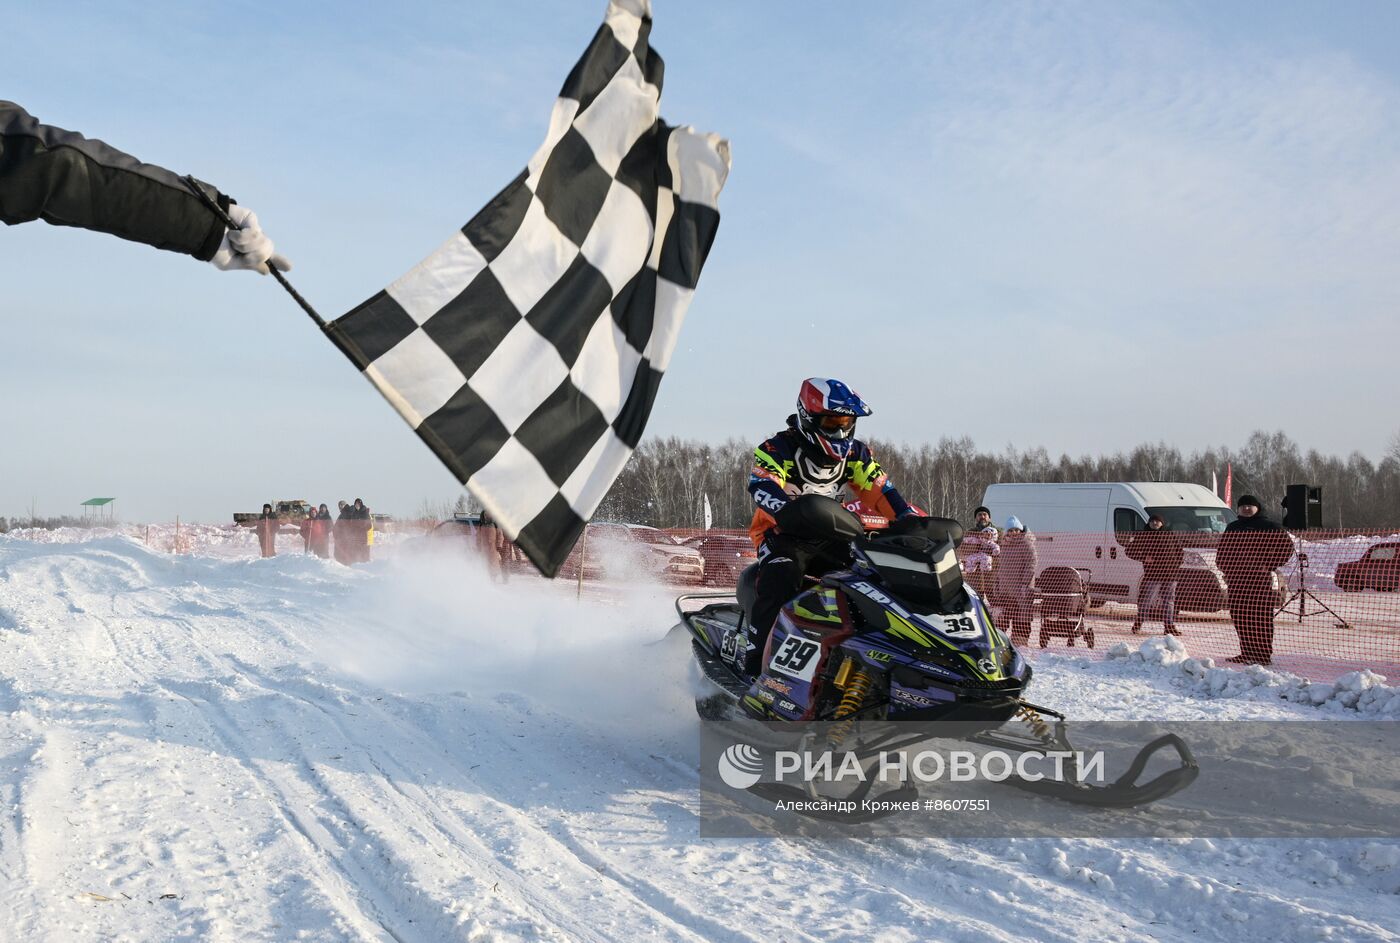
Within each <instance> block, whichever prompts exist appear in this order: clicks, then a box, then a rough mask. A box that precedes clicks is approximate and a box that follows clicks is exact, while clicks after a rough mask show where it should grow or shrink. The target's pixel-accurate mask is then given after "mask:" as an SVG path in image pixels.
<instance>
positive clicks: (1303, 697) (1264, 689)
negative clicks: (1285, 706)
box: [1108, 635, 1400, 719]
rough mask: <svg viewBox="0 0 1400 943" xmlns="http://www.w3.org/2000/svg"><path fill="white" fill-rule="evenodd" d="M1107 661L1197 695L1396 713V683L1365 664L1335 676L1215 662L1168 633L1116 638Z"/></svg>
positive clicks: (1399, 698) (1399, 714)
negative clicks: (1134, 641) (1137, 639)
mask: <svg viewBox="0 0 1400 943" xmlns="http://www.w3.org/2000/svg"><path fill="white" fill-rule="evenodd" d="M1108 658H1109V660H1110V661H1119V662H1126V663H1128V664H1140V665H1143V666H1144V667H1145V668H1146V669H1149V670H1151V671H1155V672H1157V673H1160V674H1161V675H1162V677H1163V678H1164V679H1166V680H1167V681H1169V682H1171V683H1173V684H1176V685H1178V686H1182V687H1185V688H1186V690H1187V692H1188V693H1190V694H1192V695H1194V696H1197V697H1208V698H1234V697H1258V696H1264V697H1278V698H1282V699H1284V700H1287V701H1291V702H1292V703H1295V704H1303V705H1312V706H1314V707H1318V708H1322V709H1324V710H1354V711H1356V712H1357V713H1358V714H1362V715H1366V716H1368V717H1374V718H1386V719H1389V718H1392V717H1393V718H1400V688H1397V687H1393V686H1389V685H1387V684H1386V683H1385V682H1386V677H1385V676H1384V675H1379V674H1376V673H1375V672H1373V671H1367V670H1365V669H1363V670H1361V671H1350V672H1347V673H1346V674H1344V675H1342V676H1341V677H1340V678H1338V679H1337V680H1336V681H1331V682H1325V681H1308V680H1307V679H1306V678H1300V677H1298V676H1297V675H1295V674H1291V673H1289V672H1286V671H1278V670H1275V669H1270V668H1265V667H1263V666H1262V665H1250V666H1249V667H1248V668H1246V669H1244V670H1236V669H1233V668H1221V667H1218V666H1217V665H1216V664H1215V659H1213V658H1195V657H1192V655H1191V653H1190V652H1188V651H1187V649H1186V646H1185V645H1184V644H1183V643H1182V642H1181V640H1180V639H1178V638H1176V637H1174V636H1170V635H1168V636H1164V637H1162V638H1153V639H1149V640H1147V641H1146V642H1144V643H1143V644H1142V645H1141V646H1140V647H1139V648H1137V649H1136V650H1134V649H1133V648H1132V646H1130V645H1129V644H1128V643H1126V642H1119V643H1118V644H1117V645H1114V646H1113V647H1112V648H1110V649H1109V650H1108Z"/></svg>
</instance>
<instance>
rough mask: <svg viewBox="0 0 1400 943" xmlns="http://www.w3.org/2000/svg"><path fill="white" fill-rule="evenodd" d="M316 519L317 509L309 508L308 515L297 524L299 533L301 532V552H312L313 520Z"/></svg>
mask: <svg viewBox="0 0 1400 943" xmlns="http://www.w3.org/2000/svg"><path fill="white" fill-rule="evenodd" d="M314 520H316V509H315V508H307V509H306V515H305V516H304V517H303V518H302V519H301V522H300V523H299V524H298V525H297V533H299V534H301V552H302V553H310V552H311V522H312V521H314Z"/></svg>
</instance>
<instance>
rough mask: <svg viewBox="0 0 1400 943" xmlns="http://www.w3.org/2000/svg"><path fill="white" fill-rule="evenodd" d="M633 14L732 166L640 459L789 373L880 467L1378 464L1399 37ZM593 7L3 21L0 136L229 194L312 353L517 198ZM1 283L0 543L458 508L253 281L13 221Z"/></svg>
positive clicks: (1343, 7) (48, 13) (1266, 11)
mask: <svg viewBox="0 0 1400 943" xmlns="http://www.w3.org/2000/svg"><path fill="white" fill-rule="evenodd" d="M654 6H655V16H656V24H655V27H654V31H653V42H654V45H655V46H656V48H657V49H659V50H660V52H661V53H662V55H663V56H664V57H665V58H666V61H667V71H666V89H665V93H664V95H663V98H662V113H663V114H664V115H665V116H666V118H667V119H668V120H670V121H671V122H673V123H689V124H694V125H696V126H697V127H699V128H701V129H704V130H712V131H717V132H720V133H721V134H724V135H725V136H726V137H728V138H730V140H731V142H732V147H733V155H734V165H733V170H732V172H731V174H730V178H729V183H728V186H727V187H726V189H725V192H724V194H723V196H722V197H721V210H722V213H723V223H722V224H721V227H720V233H719V238H718V239H717V241H716V244H715V248H714V250H713V252H712V254H711V257H710V261H709V264H708V265H707V267H706V270H705V275H704V278H703V279H702V281H701V285H700V290H699V292H698V294H697V295H696V299H695V302H694V304H693V306H692V307H691V311H690V316H689V318H688V320H687V323H686V328H685V331H684V333H683V334H682V336H681V341H680V347H679V348H678V350H677V352H676V355H675V357H674V359H673V361H672V365H671V370H670V372H669V374H668V377H667V380H666V383H665V384H664V385H663V387H662V390H661V395H660V398H659V400H658V402H657V407H656V411H655V413H654V414H653V418H652V424H651V427H650V430H649V431H650V433H651V434H653V435H656V434H662V435H672V434H674V435H682V436H694V437H700V438H707V439H720V438H723V437H726V436H729V435H737V436H740V437H743V438H746V439H754V440H757V439H760V438H762V437H763V436H765V435H767V434H769V433H771V432H772V431H773V430H774V429H776V428H778V427H779V426H780V425H781V423H782V421H783V418H784V417H785V416H786V415H787V413H788V412H789V411H790V407H791V401H792V399H793V398H794V395H795V392H796V388H797V384H798V382H799V381H800V380H801V378H802V377H804V376H809V375H832V376H839V377H841V378H843V379H845V380H846V381H847V382H849V383H850V384H851V385H852V386H854V387H855V388H856V389H857V390H859V391H860V392H861V393H862V395H863V396H865V398H866V399H867V400H869V401H870V402H871V403H872V404H873V405H874V407H875V410H876V414H875V416H874V417H872V418H871V419H870V420H866V421H865V422H864V423H863V424H862V430H863V431H864V432H866V433H867V434H869V435H874V436H878V437H882V438H891V439H898V440H904V441H909V442H917V441H922V440H929V441H933V440H936V439H938V438H939V437H940V436H942V435H954V436H956V435H964V434H966V435H971V436H972V437H973V438H974V439H975V440H976V441H977V443H978V444H979V445H980V446H984V447H990V448H1000V447H1002V446H1004V445H1006V444H1007V443H1015V444H1016V445H1018V446H1021V447H1025V446H1031V445H1043V446H1045V447H1046V448H1048V449H1049V450H1050V451H1051V452H1052V453H1058V452H1060V451H1069V452H1071V453H1075V454H1078V453H1083V452H1098V451H1105V450H1115V449H1119V448H1124V447H1128V446H1130V445H1132V444H1135V443H1137V442H1140V441H1145V440H1154V441H1155V440H1159V439H1165V440H1167V441H1169V442H1172V443H1175V444H1177V445H1178V446H1180V447H1181V448H1183V449H1184V450H1190V449H1193V448H1200V447H1204V446H1208V445H1215V444H1226V445H1239V444H1242V443H1243V440H1244V437H1245V436H1246V435H1247V434H1248V432H1249V431H1250V430H1252V429H1254V428H1257V427H1264V428H1283V429H1285V430H1287V431H1288V432H1289V433H1290V434H1291V435H1292V436H1293V437H1294V438H1295V439H1297V440H1299V441H1300V442H1301V443H1302V444H1304V445H1305V446H1311V447H1317V448H1319V449H1321V450H1324V451H1328V452H1339V453H1347V452H1350V451H1352V450H1353V449H1356V450H1360V451H1361V452H1363V453H1365V454H1367V455H1368V456H1370V457H1372V458H1373V459H1375V458H1379V457H1380V455H1381V453H1382V451H1383V449H1384V446H1385V443H1386V441H1387V440H1388V439H1389V437H1390V436H1391V435H1393V434H1394V433H1395V432H1396V430H1397V428H1400V406H1397V403H1400V395H1397V394H1400V383H1397V382H1396V365H1395V350H1396V349H1397V346H1398V342H1400V318H1397V317H1396V312H1397V310H1400V278H1397V263H1396V260H1397V259H1400V71H1398V69H1400V66H1397V64H1398V63H1400V5H1394V4H1386V3H1382V2H1375V3H1332V4H1327V5H1322V4H1306V3H1294V4H1277V3H1270V4H1229V5H1224V6H1223V7H1222V5H1219V4H1209V3H1204V2H1197V3H1182V4H1172V5H1165V4H1153V5H1149V4H1135V3H1107V2H1103V3H997V4H969V3H894V2H891V3H885V4H879V5H873V6H871V5H854V4H848V3H847V4H838V3H807V4H796V3H786V4H776V3H774V4H754V3H740V2H727V0H707V2H705V3H681V2H676V0H655V3H654ZM604 8H605V3H603V2H583V0H569V2H537V3H532V2H527V0H521V2H517V3H511V4H503V3H498V4H490V5H487V4H478V3H470V4H469V3H412V2H405V3H401V4H394V5H389V4H382V3H375V4H369V3H353V2H352V3H344V2H341V3H298V4H288V5H283V7H281V8H277V9H267V10H258V11H256V12H254V11H253V9H252V8H249V7H239V6H236V5H235V6H232V7H230V6H228V5H218V6H216V5H212V4H188V3H173V2H143V3H140V4H136V3H123V2H107V3H51V4H42V5H39V4H36V5H27V6H25V7H22V8H21V7H15V8H12V9H8V10H7V11H6V14H5V19H6V32H7V40H6V47H7V52H6V56H5V62H4V65H3V66H0V77H3V83H0V97H6V98H11V99H13V100H15V101H17V102H19V103H20V104H22V105H23V106H24V107H26V108H27V109H28V110H29V111H30V112H31V113H33V114H35V115H37V116H38V117H39V118H40V119H42V120H45V121H47V122H49V123H52V124H55V125H58V126H60V127H65V128H70V129H73V130H78V131H81V132H83V133H84V134H86V135H88V136H89V137H96V138H100V139H102V140H105V141H107V142H109V143H111V144H113V145H115V146H117V147H120V148H122V149H124V150H126V151H128V152H130V153H132V154H134V155H136V156H137V157H139V158H141V159H142V160H146V161H149V162H151V163H156V164H161V165H163V166H166V167H170V168H172V169H175V170H179V171H181V172H190V173H194V174H195V175H196V176H199V177H201V178H203V179H205V180H208V181H210V182H211V183H213V184H215V185H216V186H218V187H220V188H221V189H223V190H224V191H225V192H228V193H231V194H233V195H234V196H235V197H236V198H237V199H238V200H239V201H240V202H242V203H245V204H246V205H248V206H250V207H252V208H253V209H255V210H256V211H257V212H258V214H259V216H260V217H261V219H262V222H263V225H264V227H265V229H266V230H267V231H268V233H269V234H270V235H271V236H272V237H273V238H274V239H275V240H276V241H277V243H278V246H279V248H280V249H281V250H283V251H285V252H286V254H288V255H289V256H290V257H291V258H292V259H293V261H294V262H295V263H296V269H295V271H294V272H293V273H292V280H293V283H294V284H295V285H296V286H297V287H298V288H299V289H300V290H301V291H302V292H303V294H305V295H306V296H307V297H308V298H309V299H310V300H311V301H312V303H313V304H315V305H316V306H317V307H318V308H319V309H320V310H321V313H322V314H323V315H325V316H326V317H328V318H329V317H334V316H337V315H339V314H341V313H343V312H344V311H346V310H348V309H349V308H350V307H352V306H354V305H355V304H357V303H359V302H360V301H362V300H363V299H364V298H366V297H368V296H369V295H370V294H372V293H374V292H375V291H377V290H378V289H380V288H382V287H383V286H384V285H386V284H387V283H389V282H390V281H392V280H393V279H395V278H396V277H398V276H399V275H400V274H402V273H403V272H404V271H405V270H407V269H408V268H409V267H411V266H412V265H413V264H414V263H416V262H417V261H418V260H419V259H421V258H422V257H423V256H424V255H426V254H427V253H428V252H429V251H431V250H432V249H433V248H434V247H435V246H436V245H437V244H438V243H439V242H440V241H441V240H442V239H443V238H444V237H445V236H446V235H447V234H448V233H450V232H451V231H452V230H453V229H454V228H456V227H458V226H460V225H461V224H462V223H463V222H465V221H466V219H467V218H468V217H470V216H471V214H472V213H473V212H475V210H476V209H477V208H479V207H480V206H481V205H482V204H483V203H484V202H485V201H486V200H488V199H489V198H490V197H491V196H492V195H494V194H495V192H496V191H497V190H499V189H500V188H501V187H502V186H504V185H505V183H506V182H507V181H509V180H510V179H511V178H512V177H513V176H514V175H515V174H516V173H517V172H518V171H519V169H520V168H521V167H523V166H524V164H525V161H526V160H527V159H528V157H529V155H530V154H531V153H532V152H533V150H534V149H535V147H536V146H537V145H538V144H539V141H540V139H541V138H542V136H543V133H544V129H545V126H546V121H547V118H548V115H549V109H550V106H551V104H552V102H553V98H554V95H555V93H556V92H557V91H558V88H559V85H560V84H561V83H562V81H563V78H564V76H565V75H566V74H567V72H568V70H569V68H570V66H571V65H572V64H573V62H574V60H575V59H576V58H577V56H578V55H579V53H581V52H582V50H583V48H584V46H585V45H586V44H587V42H588V39H589V38H590V37H591V35H592V33H593V31H594V29H596V27H597V25H598V23H599V22H601V19H602V13H603V10H604ZM858 10H870V11H873V12H869V13H865V12H860V13H858V12H857V11H858ZM0 272H3V273H4V275H5V278H6V291H5V297H4V301H3V302H0V307H2V308H3V312H4V314H3V317H4V324H5V335H4V336H5V341H6V342H5V345H4V356H3V368H0V395H3V397H4V403H5V408H4V410H3V412H2V413H0V415H3V419H0V442H3V443H4V446H3V447H4V452H3V455H4V458H3V463H2V464H0V514H8V515H14V514H20V513H25V512H27V509H28V507H29V506H30V503H31V501H32V502H34V503H35V504H36V505H37V508H38V510H39V513H41V514H58V513H65V512H67V513H71V512H73V511H75V510H76V505H77V502H79V501H80V500H82V499H83V498H86V497H90V496H92V495H95V494H101V495H117V496H118V498H119V508H120V509H121V512H122V514H123V516H125V517H126V518H127V519H131V520H139V519H161V520H165V519H170V518H173V517H174V516H175V514H177V513H179V514H181V515H182V516H183V517H185V518H186V519H191V518H193V519H203V520H211V521H214V520H223V519H226V518H227V516H228V514H229V513H231V512H232V511H234V510H241V509H253V508H256V507H257V506H258V505H259V504H261V502H262V501H264V500H267V499H270V498H273V497H305V498H309V499H312V500H316V501H323V500H324V501H327V502H334V500H335V499H337V498H342V497H344V498H352V497H355V496H357V495H358V496H362V497H364V498H365V499H366V500H367V501H368V502H369V503H370V504H371V505H373V506H375V507H378V508H381V509H383V510H386V511H391V512H398V513H407V512H411V511H413V510H415V509H416V508H417V506H418V505H419V503H420V502H421V501H422V499H424V498H432V499H434V500H442V499H449V498H451V497H453V496H455V494H456V493H457V492H458V489H457V487H456V483H455V481H454V480H453V479H452V477H451V476H450V475H449V474H448V473H447V472H446V470H444V469H442V468H441V467H440V466H439V465H438V463H437V461H436V460H435V459H434V458H433V457H432V456H431V454H430V453H429V452H428V451H427V449H426V448H425V447H423V446H422V445H421V444H420V443H419V442H418V440H417V438H416V437H415V436H414V435H413V434H412V433H411V431H410V430H409V429H408V428H407V426H405V425H404V424H403V423H402V421H401V420H400V419H399V418H398V417H397V415H396V414H394V413H393V411H392V410H391V409H390V408H389V407H388V406H387V405H386V404H385V403H384V402H383V401H382V400H381V399H380V397H379V395H378V394H377V393H376V392H375V391H374V390H373V389H372V388H371V387H370V386H369V385H368V384H367V383H366V382H365V381H364V380H363V379H361V378H360V376H359V375H358V373H357V372H356V371H355V370H354V369H353V368H352V367H351V366H350V365H349V364H348V362H346V361H345V360H344V359H343V358H342V357H341V355H340V354H339V353H338V352H337V351H336V350H335V349H334V348H333V347H332V346H331V345H330V343H329V342H327V341H326V340H325V339H323V338H322V337H320V336H319V334H318V332H317V331H316V330H315V329H314V327H313V326H312V325H311V324H310V322H309V321H307V319H306V318H305V317H304V315H302V314H301V313H300V312H299V311H298V309H297V308H296V307H295V306H294V305H293V304H292V302H291V301H290V299H288V298H287V297H285V296H284V295H283V293H282V292H281V291H280V290H279V289H278V288H277V287H276V285H275V284H274V283H273V282H272V281H271V280H270V279H262V278H257V277H255V276H252V275H248V274H245V273H219V272H216V271H215V270H214V269H213V268H212V267H209V266H207V265H202V264H199V263H196V262H193V261H192V260H190V259H188V258H185V257H181V256H177V255H173V254H170V253H162V252H158V251H155V250H152V249H149V248H147V247H144V246H138V245H134V244H130V243H124V242H122V241H120V240H117V239H113V238H111V237H108V236H102V235H98V234H93V233H84V232H78V231H71V230H65V229H60V228H57V227H51V226H46V225H43V224H29V225H25V226H19V227H0Z"/></svg>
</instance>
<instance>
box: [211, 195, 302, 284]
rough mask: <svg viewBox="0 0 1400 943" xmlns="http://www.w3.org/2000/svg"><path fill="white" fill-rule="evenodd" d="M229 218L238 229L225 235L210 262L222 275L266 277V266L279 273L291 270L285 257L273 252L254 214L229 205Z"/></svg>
mask: <svg viewBox="0 0 1400 943" xmlns="http://www.w3.org/2000/svg"><path fill="white" fill-rule="evenodd" d="M228 216H229V219H231V220H233V222H234V224H235V225H236V226H238V227H239V228H238V229H230V230H229V231H228V232H226V233H224V240H223V242H221V243H219V250H218V251H217V252H215V253H214V257H213V258H212V259H210V260H209V262H210V264H212V265H213V266H214V267H215V268H217V269H220V270H222V271H225V272H227V271H229V270H231V269H251V270H252V271H254V272H257V273H259V274H261V275H266V274H267V271H268V269H267V267H268V265H271V266H273V267H274V268H276V269H277V270H278V271H281V272H287V271H291V268H292V263H291V261H290V260H289V259H287V257H286V256H282V255H277V254H276V253H275V251H274V250H273V246H272V240H271V239H269V238H267V233H265V232H263V231H262V228H261V227H260V226H258V216H257V214H256V213H254V212H253V211H252V210H250V209H248V208H247V207H246V206H239V205H238V204H237V203H232V204H230V205H229V208H228Z"/></svg>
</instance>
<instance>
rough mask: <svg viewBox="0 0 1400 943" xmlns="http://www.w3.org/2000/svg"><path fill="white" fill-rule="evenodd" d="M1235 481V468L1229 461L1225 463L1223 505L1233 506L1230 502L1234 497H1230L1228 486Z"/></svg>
mask: <svg viewBox="0 0 1400 943" xmlns="http://www.w3.org/2000/svg"><path fill="white" fill-rule="evenodd" d="M1234 481H1235V469H1234V466H1232V465H1231V464H1230V463H1229V462H1226V463H1225V505H1226V506H1227V507H1234V505H1233V504H1232V503H1231V502H1232V501H1233V500H1234V499H1233V498H1231V497H1230V487H1231V486H1232V485H1233V484H1234Z"/></svg>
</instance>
